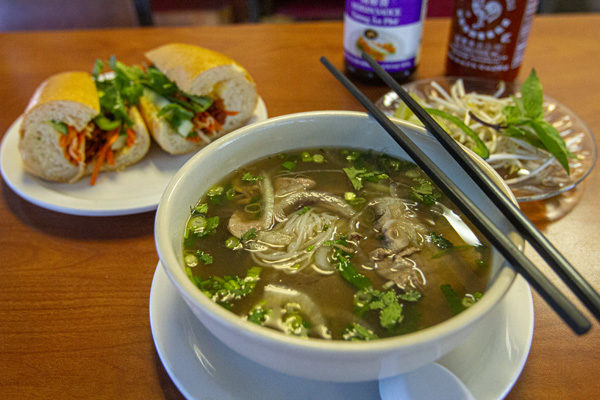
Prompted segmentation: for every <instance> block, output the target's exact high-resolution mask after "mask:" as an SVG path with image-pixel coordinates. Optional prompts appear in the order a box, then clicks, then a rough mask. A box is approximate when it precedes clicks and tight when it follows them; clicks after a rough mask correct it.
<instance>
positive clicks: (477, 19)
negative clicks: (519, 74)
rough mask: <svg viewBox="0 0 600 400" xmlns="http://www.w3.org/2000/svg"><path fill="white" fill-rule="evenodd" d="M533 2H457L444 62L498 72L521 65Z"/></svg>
mask: <svg viewBox="0 0 600 400" xmlns="http://www.w3.org/2000/svg"><path fill="white" fill-rule="evenodd" d="M536 8H537V0H526V1H521V2H519V1H515V0H491V1H485V0H470V1H468V0H461V1H458V2H457V4H456V9H455V15H454V21H453V34H452V36H451V38H450V43H449V48H448V59H449V60H451V61H453V62H455V63H456V64H458V65H460V66H462V67H464V68H469V69H472V70H479V71H486V72H490V73H502V72H507V71H510V70H512V69H516V68H518V67H519V66H520V65H521V61H522V59H523V53H524V50H525V46H526V45H527V37H528V35H529V28H530V26H531V20H532V18H533V14H534V13H535V11H536Z"/></svg>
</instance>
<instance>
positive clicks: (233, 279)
mask: <svg viewBox="0 0 600 400" xmlns="http://www.w3.org/2000/svg"><path fill="white" fill-rule="evenodd" d="M261 270H262V269H261V268H260V267H252V268H250V269H249V270H248V272H247V273H246V277H245V278H240V277H238V276H224V277H222V278H221V277H218V276H213V277H210V278H208V279H204V280H203V279H202V278H200V277H198V276H196V275H193V274H192V271H191V269H190V268H189V267H186V272H187V274H188V277H189V278H190V279H191V280H192V282H194V284H195V285H196V286H197V287H198V288H199V289H200V290H201V291H202V292H203V293H204V294H205V295H206V296H207V297H209V298H210V299H211V300H212V301H214V302H215V303H217V304H220V305H222V306H223V307H225V308H228V309H231V308H232V307H233V302H234V301H236V300H239V299H241V298H243V297H245V296H248V295H249V294H250V293H252V291H253V290H254V287H255V286H256V283H257V282H258V280H259V279H260V272H261Z"/></svg>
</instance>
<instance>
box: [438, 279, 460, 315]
mask: <svg viewBox="0 0 600 400" xmlns="http://www.w3.org/2000/svg"><path fill="white" fill-rule="evenodd" d="M440 290H441V291H442V294H443V295H444V297H445V298H446V301H447V302H448V305H450V310H451V311H452V314H454V315H457V314H460V313H461V312H463V311H464V310H465V306H463V304H462V300H461V298H460V296H459V295H458V293H456V291H455V290H454V289H452V286H450V285H449V284H444V285H441V286H440Z"/></svg>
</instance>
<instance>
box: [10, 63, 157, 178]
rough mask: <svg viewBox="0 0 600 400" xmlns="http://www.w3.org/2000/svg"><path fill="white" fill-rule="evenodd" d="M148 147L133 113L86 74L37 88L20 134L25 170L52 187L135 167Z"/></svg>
mask: <svg viewBox="0 0 600 400" xmlns="http://www.w3.org/2000/svg"><path fill="white" fill-rule="evenodd" d="M97 85H99V86H98V87H97ZM100 87H102V89H100ZM149 147H150V136H149V135H148V131H147V130H146V127H145V125H144V121H143V119H142V117H141V114H140V113H139V111H138V110H137V108H136V107H133V106H128V105H126V104H125V102H124V100H123V99H122V98H121V95H120V93H119V90H118V88H117V87H116V85H115V82H113V81H110V80H106V82H104V83H100V82H95V81H94V79H93V78H92V76H91V75H90V74H89V73H87V72H64V73H61V74H57V75H53V76H51V77H50V78H48V79H47V80H46V81H45V82H44V83H42V84H41V85H40V86H39V87H38V88H37V90H36V92H35V94H34V95H33V97H32V99H31V101H30V102H29V105H28V107H27V109H26V111H25V115H24V118H23V122H22V124H21V129H20V140H19V151H20V153H21V158H22V159H23V164H24V167H25V170H26V171H27V172H29V173H31V174H33V175H36V176H38V177H40V178H43V179H46V180H50V181H57V182H69V183H73V182H76V181H78V180H79V179H81V178H82V177H83V176H86V175H92V177H91V180H90V184H91V185H94V184H95V182H96V179H97V177H98V173H99V172H100V171H112V170H120V169H123V168H125V167H127V166H128V165H131V164H134V163H136V162H137V161H139V160H140V159H141V158H143V157H144V155H145V154H146V153H147V152H148V149H149Z"/></svg>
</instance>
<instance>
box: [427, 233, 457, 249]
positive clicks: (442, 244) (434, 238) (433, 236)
mask: <svg viewBox="0 0 600 400" xmlns="http://www.w3.org/2000/svg"><path fill="white" fill-rule="evenodd" d="M428 238H429V241H431V243H433V244H434V245H436V246H437V247H439V248H440V249H442V250H445V249H450V248H452V247H454V244H452V242H451V241H449V240H448V239H446V238H445V237H443V236H442V234H441V233H440V234H439V235H438V234H437V233H435V232H431V233H430V234H429V236H428Z"/></svg>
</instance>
